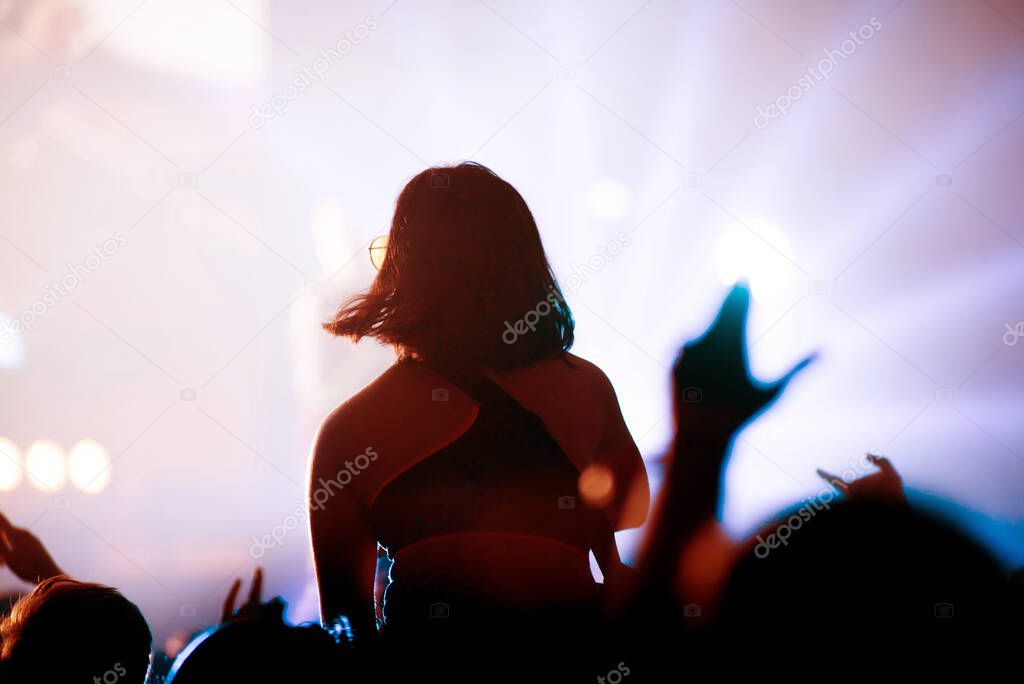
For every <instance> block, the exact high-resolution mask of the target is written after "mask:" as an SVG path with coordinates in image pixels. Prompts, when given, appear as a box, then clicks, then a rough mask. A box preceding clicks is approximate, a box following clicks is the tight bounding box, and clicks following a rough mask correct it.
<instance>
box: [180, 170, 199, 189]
mask: <svg viewBox="0 0 1024 684" xmlns="http://www.w3.org/2000/svg"><path fill="white" fill-rule="evenodd" d="M178 185H180V186H181V187H183V188H194V187H196V186H197V185H199V176H197V175H196V174H194V173H183V174H181V175H180V176H178Z"/></svg>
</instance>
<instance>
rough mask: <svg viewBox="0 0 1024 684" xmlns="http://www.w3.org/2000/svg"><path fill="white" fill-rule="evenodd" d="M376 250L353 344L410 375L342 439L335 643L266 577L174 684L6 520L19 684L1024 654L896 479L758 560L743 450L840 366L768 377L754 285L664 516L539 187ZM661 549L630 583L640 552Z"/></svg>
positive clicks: (760, 538)
mask: <svg viewBox="0 0 1024 684" xmlns="http://www.w3.org/2000/svg"><path fill="white" fill-rule="evenodd" d="M374 244H375V249H377V250H383V256H381V254H380V252H379V251H378V253H376V254H372V256H373V257H374V260H375V264H376V265H378V266H379V269H380V270H379V273H378V276H377V278H376V280H375V281H374V284H373V286H372V287H371V289H370V290H369V291H368V292H367V293H366V294H364V295H361V296H360V297H357V298H355V299H353V300H352V301H350V302H349V303H348V304H346V305H345V306H344V307H343V308H342V309H341V310H340V311H339V312H338V314H337V316H336V317H335V318H334V319H333V320H331V321H330V322H329V323H327V324H326V326H325V327H326V328H327V329H328V330H329V331H331V332H332V333H334V334H337V335H341V336H347V337H351V338H354V339H359V338H362V337H372V338H375V339H378V340H381V341H383V342H386V343H388V344H391V345H393V346H394V347H395V348H396V350H397V352H398V357H399V358H398V361H397V362H396V364H395V365H394V366H393V367H392V368H390V369H389V370H388V371H387V372H385V373H384V374H383V375H382V376H381V377H380V378H378V379H377V380H376V381H374V382H373V383H371V384H370V385H369V386H368V387H367V388H365V389H364V390H362V391H360V392H359V393H358V394H357V395H355V396H354V397H351V398H349V399H348V400H347V401H345V402H344V403H342V404H341V405H340V406H339V407H338V408H337V409H336V410H335V411H334V412H332V413H331V415H330V416H328V418H327V419H325V421H324V423H323V426H322V427H321V429H320V431H319V433H318V435H317V436H316V438H315V441H314V449H313V457H312V463H311V476H310V501H311V502H313V501H316V502H317V503H316V505H311V507H310V532H311V540H312V554H313V558H314V561H315V567H316V572H317V583H318V587H319V591H320V601H321V612H322V616H321V618H322V619H321V624H319V625H305V626H292V625H289V624H287V623H286V622H285V620H284V618H283V613H284V604H283V602H282V600H281V599H280V598H275V599H273V600H271V601H267V602H264V601H263V600H262V597H261V593H262V572H261V571H260V570H259V569H257V570H256V572H255V574H254V577H253V580H252V584H251V587H250V589H249V592H248V597H247V599H246V601H245V602H244V603H243V604H242V606H241V607H239V608H237V609H236V608H235V603H236V601H237V597H238V594H239V593H240V591H241V582H235V584H233V585H232V587H231V589H230V590H229V592H228V595H227V597H226V600H225V604H224V611H223V615H222V621H221V623H220V624H219V625H215V626H212V627H210V628H209V629H207V630H205V631H203V632H202V633H200V634H198V635H196V636H195V637H194V638H193V640H192V641H191V643H189V645H188V646H187V647H186V648H184V649H183V650H182V651H181V653H179V654H178V655H177V658H176V659H175V660H174V662H173V664H172V665H171V667H170V669H169V671H166V672H164V671H158V670H160V667H157V666H156V663H157V660H156V659H153V658H151V648H152V643H151V641H152V639H151V636H150V630H149V628H148V626H147V624H146V621H145V620H144V619H143V617H142V615H141V613H140V612H139V610H138V608H137V607H136V606H135V605H134V604H132V603H131V602H130V601H129V600H128V599H127V598H125V597H124V596H122V595H121V594H120V593H119V592H118V591H117V590H116V589H113V588H110V587H105V586H101V585H98V584H92V583H88V582H79V581H76V580H74V579H72V578H71V577H69V576H67V575H66V574H65V573H64V572H63V571H62V570H61V569H60V567H58V565H57V564H56V562H55V561H54V560H53V558H52V557H51V556H50V554H49V552H48V551H47V550H46V548H45V547H44V546H43V544H42V543H41V542H40V540H38V539H37V538H36V537H35V536H34V535H33V534H31V533H30V532H28V531H27V530H25V529H21V528H18V527H16V526H14V525H12V524H11V523H10V522H9V521H8V520H7V519H6V518H4V517H3V516H2V515H0V562H2V563H3V564H5V565H7V566H8V567H9V568H10V569H11V570H12V571H13V572H14V573H15V574H16V575H17V576H18V577H20V578H21V579H23V580H24V581H25V582H27V583H30V584H32V585H34V589H32V590H31V591H30V592H29V593H28V594H26V595H24V596H22V597H20V598H18V599H17V601H16V602H14V603H13V605H12V606H11V607H10V609H9V610H8V611H7V613H6V615H5V616H4V617H3V618H2V620H0V668H2V669H0V677H2V681H26V682H28V681H32V682H64V681H66V682H72V681H81V682H89V681H104V682H111V681H116V682H123V683H124V684H132V683H141V682H143V681H145V680H146V678H147V676H148V677H149V678H150V679H151V680H152V681H158V680H166V681H169V682H174V683H176V684H192V683H195V682H223V681H238V682H244V681H288V682H307V681H314V680H319V681H339V682H363V681H366V682H371V681H373V682H392V681H393V682H413V681H416V682H419V681H512V680H515V681H521V680H522V679H523V678H525V677H528V678H529V679H530V681H543V682H548V681H550V682H564V681H587V682H592V681H598V682H613V683H617V682H621V681H624V680H628V681H636V682H646V681H659V682H660V681H676V680H680V679H684V678H686V677H687V676H693V675H696V674H697V673H699V672H702V671H703V670H702V669H699V668H704V667H708V666H711V667H714V668H716V671H717V672H719V673H722V672H726V671H728V670H730V669H733V668H736V669H739V668H744V667H746V666H750V662H748V661H747V659H746V658H744V657H737V656H736V655H735V654H738V653H744V654H746V653H753V654H759V655H760V656H765V655H766V654H771V653H778V649H780V648H790V649H794V650H796V651H798V652H800V653H802V654H803V657H807V656H813V655H815V654H819V653H821V651H820V650H819V649H820V648H822V647H824V646H825V645H828V646H829V647H834V646H835V644H837V643H853V640H856V641H858V642H859V643H860V644H861V645H863V644H865V643H866V644H868V646H869V648H872V649H881V648H884V647H885V646H886V645H888V644H891V643H892V640H894V639H895V640H900V643H901V644H902V646H903V647H905V648H909V646H907V635H916V637H922V638H926V639H928V640H929V641H930V643H931V644H932V645H933V646H934V645H935V644H936V643H945V642H942V641H941V640H942V639H945V638H952V639H955V640H956V643H957V644H958V645H959V646H960V647H963V645H964V644H967V643H971V642H972V641H973V640H975V639H988V640H989V641H988V643H989V644H990V645H993V644H996V643H999V641H998V640H999V639H1000V638H1007V637H1014V636H1019V634H1020V625H1021V620H1020V615H1021V613H1020V607H1021V595H1022V594H1021V589H1020V582H1019V581H1016V582H1015V581H1012V579H1011V575H1010V574H1009V573H1007V572H1006V571H1005V570H1004V569H1003V568H1001V567H1000V566H999V564H998V563H997V562H996V561H995V559H994V558H993V557H992V556H991V555H990V553H989V552H988V551H986V550H985V549H984V548H983V547H982V546H981V545H980V544H979V543H978V542H976V541H974V540H972V539H971V538H969V537H968V536H966V535H965V534H964V533H962V532H960V531H959V530H957V529H954V528H953V527H951V526H949V525H948V524H947V523H944V522H941V521H939V520H937V519H935V518H933V517H931V516H930V515H929V514H928V513H926V512H924V511H921V510H915V508H914V507H912V506H911V505H910V504H908V502H907V500H906V497H905V496H904V493H903V483H902V480H901V478H900V475H899V474H898V473H897V471H896V468H895V467H894V465H893V464H892V463H891V462H890V461H889V459H888V458H886V457H884V456H881V455H879V454H868V455H867V456H866V457H865V459H864V461H863V464H864V472H863V474H862V476H860V477H858V478H856V479H844V478H843V477H841V476H839V475H835V474H831V473H828V472H825V471H823V470H822V471H819V472H818V474H819V476H820V477H821V478H822V479H823V481H824V482H825V483H827V485H828V486H829V487H830V488H831V489H829V490H828V491H829V492H830V498H829V501H828V502H827V503H823V502H795V503H794V505H793V506H792V507H791V508H789V509H787V510H784V511H780V513H779V514H778V516H777V517H776V519H775V520H773V521H771V522H769V523H767V524H766V525H764V527H763V528H762V529H760V530H758V532H757V533H755V534H754V535H752V536H751V537H750V538H749V539H745V540H733V539H730V538H729V537H728V535H726V534H725V533H724V532H723V531H722V529H721V527H720V526H719V525H718V523H717V521H716V517H717V515H718V513H719V511H720V510H721V507H722V504H723V501H722V496H723V494H722V492H723V487H722V481H723V477H724V472H725V468H726V465H727V461H728V458H729V454H730V450H731V446H732V444H733V442H734V440H735V439H736V437H737V435H738V434H739V433H740V432H741V431H742V430H743V429H744V428H745V427H746V426H748V425H749V424H750V423H751V422H753V421H755V420H757V418H758V417H759V416H760V415H762V414H763V413H764V412H765V411H767V410H770V408H771V406H772V404H773V402H774V401H775V400H776V399H777V398H778V397H779V396H780V395H781V394H782V393H783V392H784V391H785V389H786V387H787V385H788V384H789V383H790V382H792V381H793V380H794V378H796V377H798V376H799V374H800V373H801V372H803V371H804V369H805V368H806V367H808V365H810V364H812V362H813V359H812V358H808V359H805V360H803V361H800V362H799V363H797V364H796V365H795V366H794V368H793V369H792V370H791V371H790V372H789V373H787V374H786V375H785V376H783V377H782V378H780V379H777V380H774V381H769V382H762V381H759V380H757V379H755V378H754V377H752V375H751V373H750V369H749V365H748V362H747V342H746V324H747V317H748V311H749V308H750V295H749V292H748V290H747V289H746V288H745V287H744V286H743V285H742V284H739V285H737V286H735V287H734V288H733V289H732V290H731V291H730V292H729V294H728V295H727V297H726V298H725V300H724V302H723V303H722V306H721V308H720V310H719V312H718V314H717V316H716V318H715V319H714V321H713V322H712V323H711V324H710V326H709V327H708V329H707V331H706V332H704V333H703V334H702V335H700V336H699V337H697V338H696V339H694V340H692V341H690V342H688V343H687V344H685V345H684V347H683V348H682V350H681V352H680V354H679V356H678V358H677V360H676V362H675V364H674V367H673V369H672V386H673V392H674V396H673V406H674V417H675V436H674V439H673V441H672V445H671V448H670V450H669V453H668V454H666V455H665V457H664V465H665V477H664V481H663V484H662V487H661V489H660V491H659V493H658V496H657V497H656V499H655V500H654V501H653V504H652V502H651V501H650V496H649V489H648V483H647V475H646V470H645V468H644V464H643V461H642V460H641V459H640V454H639V452H638V450H637V448H636V445H635V444H634V443H633V440H632V438H631V437H630V436H629V432H628V430H627V429H626V427H625V424H624V422H623V420H622V416H621V413H620V411H619V407H618V402H617V400H616V398H615V393H614V390H613V389H612V387H611V385H610V383H609V382H608V381H607V378H605V376H604V374H603V373H601V371H600V370H599V369H598V368H597V367H596V366H593V365H592V364H590V363H588V362H586V361H585V360H583V359H580V358H579V357H576V356H573V355H572V354H570V353H569V351H568V350H569V347H570V346H571V345H572V341H573V321H572V315H571V312H570V310H569V307H568V305H567V304H566V302H565V300H564V299H563V298H562V296H561V292H560V291H559V289H558V284H557V281H556V280H555V278H554V275H553V274H552V271H551V269H550V267H549V266H548V264H547V260H546V257H545V255H544V250H543V247H542V245H541V242H540V236H539V233H538V231H537V227H536V224H535V223H534V220H533V217H532V215H531V214H530V211H529V209H528V208H527V206H526V203H525V202H524V201H523V199H522V197H520V196H519V194H518V192H516V191H515V189H514V188H512V186H511V185H509V184H508V183H506V182H505V181H503V180H502V179H500V178H498V177H497V176H496V175H495V174H493V173H492V172H491V171H489V170H488V169H486V168H485V167H482V166H480V165H477V164H471V163H466V164H460V165H457V166H450V167H438V168H432V169H428V170H427V171H424V172H423V173H421V174H419V175H418V176H416V177H415V178H414V179H413V180H412V181H410V182H409V184H408V185H407V186H406V188H405V190H403V192H402V194H401V196H400V197H399V200H398V203H397V206H396V210H395V215H394V220H393V223H392V226H391V231H390V233H389V235H388V236H387V239H386V240H381V241H375V243H374ZM539 302H546V303H547V304H548V306H547V307H545V309H544V310H543V311H542V309H541V308H540V307H539V306H538V303H539ZM529 312H533V313H534V315H533V316H532V317H527V314H528V313H529ZM520 318H521V319H522V324H521V325H520V324H519V323H518V322H517V321H518V320H519V319H520ZM506 325H508V326H511V329H514V330H517V331H518V330H519V329H520V328H521V329H522V331H523V332H522V334H518V335H517V336H516V339H515V342H514V343H513V344H509V343H508V342H507V341H505V340H504V339H503V337H502V332H503V331H504V330H506V329H507V328H506ZM652 391H653V390H652ZM793 437H794V439H795V440H799V437H800V436H799V434H796V435H793ZM352 454H360V455H361V456H362V459H360V458H359V457H356V458H353V457H352ZM642 524H644V525H646V527H645V531H644V542H643V544H642V545H641V548H640V551H639V553H638V555H637V558H636V560H635V562H634V563H633V564H632V565H627V564H625V563H623V562H622V560H621V559H620V558H619V554H618V551H617V548H616V545H615V537H614V533H615V531H617V530H622V529H629V528H635V527H638V526H640V525H642ZM591 552H593V554H594V555H595V557H596V558H597V560H598V563H599V565H600V567H601V570H602V574H603V576H604V580H603V582H601V583H598V582H596V581H595V580H594V579H593V575H592V573H591V571H590V566H589V554H590V553H591ZM382 555H383V556H386V557H387V559H388V560H389V561H390V562H391V570H390V573H389V576H388V577H382V576H381V574H380V573H379V572H378V568H379V562H378V561H379V556H382ZM1016 576H1017V577H1019V574H1018V575H1016ZM383 584H387V588H386V590H385V591H384V593H383V596H382V595H381V592H380V589H381V585H383ZM381 604H383V605H381ZM916 637H915V638H916ZM723 654H731V655H723ZM147 673H148V674H147Z"/></svg>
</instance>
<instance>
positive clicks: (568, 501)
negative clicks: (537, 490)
mask: <svg viewBox="0 0 1024 684" xmlns="http://www.w3.org/2000/svg"><path fill="white" fill-rule="evenodd" d="M558 507H559V508H561V509H562V510H563V511H567V510H569V509H572V508H576V497H575V496H560V497H558Z"/></svg>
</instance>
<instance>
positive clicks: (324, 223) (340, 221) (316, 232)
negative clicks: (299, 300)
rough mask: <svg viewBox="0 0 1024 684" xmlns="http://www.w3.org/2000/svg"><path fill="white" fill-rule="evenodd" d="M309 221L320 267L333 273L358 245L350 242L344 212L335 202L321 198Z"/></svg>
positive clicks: (346, 260) (344, 263) (343, 264)
mask: <svg viewBox="0 0 1024 684" xmlns="http://www.w3.org/2000/svg"><path fill="white" fill-rule="evenodd" d="M311 221H312V230H313V251H314V252H315V254H316V258H317V261H319V262H320V268H321V269H322V270H323V272H324V273H327V274H334V273H336V272H337V271H338V269H340V268H342V267H343V266H345V265H346V264H347V263H348V262H349V260H350V259H352V255H353V254H355V253H356V251H357V250H358V245H354V244H352V240H351V238H350V233H349V230H348V221H347V220H346V218H345V213H344V212H343V211H342V209H341V207H340V206H339V205H338V203H337V202H333V201H330V200H321V201H320V202H318V203H317V205H316V206H315V207H314V208H313V215H312V218H311ZM364 258H365V257H364Z"/></svg>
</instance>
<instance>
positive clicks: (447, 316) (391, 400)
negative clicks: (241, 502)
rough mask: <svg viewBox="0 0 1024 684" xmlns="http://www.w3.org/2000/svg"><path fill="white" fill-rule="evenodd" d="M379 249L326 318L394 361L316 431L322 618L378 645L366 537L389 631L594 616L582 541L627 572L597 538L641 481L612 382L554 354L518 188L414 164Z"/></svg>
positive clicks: (563, 628) (419, 633) (561, 315)
mask: <svg viewBox="0 0 1024 684" xmlns="http://www.w3.org/2000/svg"><path fill="white" fill-rule="evenodd" d="M374 244H375V245H378V246H379V245H380V243H377V242H375V243H374ZM378 251H382V252H383V256H382V257H381V255H380V254H379V253H378V254H377V255H376V257H375V263H376V264H378V266H379V269H380V272H379V273H378V275H377V277H376V279H375V280H374V282H373V284H372V285H371V286H370V288H369V290H368V291H367V292H366V293H364V294H363V295H360V296H358V297H356V298H355V299H353V300H352V301H350V302H348V303H347V304H346V305H345V306H343V307H342V309H341V310H340V311H339V312H338V314H337V315H336V316H335V318H334V319H333V320H332V321H331V322H329V323H327V324H326V326H325V327H326V328H327V329H328V330H329V331H330V332H332V333H334V334H336V335H340V336H345V337H348V338H351V339H354V340H358V339H360V338H363V337H371V338H375V339H376V340H378V341H380V342H383V343H386V344H389V345H393V346H394V347H395V348H396V349H397V351H398V356H399V361H398V363H396V364H395V365H394V366H392V367H391V368H390V369H388V370H387V371H385V372H384V373H383V374H382V375H381V376H380V377H378V378H377V379H376V380H374V381H373V382H372V383H371V384H370V385H368V386H367V387H366V388H364V389H363V390H362V391H360V392H359V393H358V394H356V395H355V396H354V397H352V398H351V399H349V400H348V401H346V402H345V403H343V404H342V405H341V406H339V407H338V408H337V409H336V410H335V411H334V412H332V413H331V415H330V416H328V417H327V418H326V419H325V420H324V423H323V425H322V426H321V429H320V431H319V433H318V435H317V438H316V442H315V444H314V448H313V457H312V467H311V472H312V477H311V481H310V494H309V499H310V527H311V534H312V544H313V553H314V559H315V563H316V571H317V580H318V584H319V590H320V599H321V610H322V613H323V617H324V621H325V623H331V622H333V620H334V619H335V618H337V617H338V616H345V617H346V618H347V619H348V622H349V624H350V626H351V628H352V631H353V632H354V634H355V639H356V642H357V643H358V642H359V641H360V640H367V639H369V640H373V639H376V637H377V636H378V634H377V625H376V624H375V612H374V606H373V601H372V597H373V585H372V583H373V580H374V574H375V568H376V565H377V549H378V544H380V545H381V546H383V547H384V548H386V549H387V552H388V554H389V556H390V557H391V558H392V560H393V561H394V564H393V565H392V568H391V583H390V585H389V587H388V589H387V592H386V594H385V599H384V610H383V615H384V626H383V627H382V629H381V631H380V636H381V638H382V639H386V640H388V642H389V643H396V641H397V642H401V643H403V644H405V645H406V646H407V645H408V644H409V643H410V642H414V641H415V642H420V641H422V640H423V639H426V638H431V635H434V636H437V635H443V636H439V637H438V638H439V639H441V640H442V641H445V642H446V643H448V644H449V646H451V645H452V644H455V643H460V642H459V639H463V638H477V637H480V638H482V639H484V640H485V641H486V642H488V643H490V644H499V645H501V643H502V642H501V639H500V638H496V637H494V638H491V637H486V636H484V635H487V634H491V633H492V630H493V629H494V628H495V627H497V626H501V627H508V625H510V624H513V623H514V624H517V625H519V627H518V628H515V629H513V628H509V629H510V630H511V631H512V632H514V633H518V634H527V633H529V634H534V635H536V634H537V633H538V632H539V631H540V630H544V629H547V630H549V631H550V632H552V633H555V632H557V633H558V634H561V635H564V634H567V633H573V632H574V630H575V631H576V632H579V631H581V630H584V629H597V625H598V624H599V621H600V620H601V615H602V611H601V606H600V604H599V600H600V597H599V594H600V591H599V587H598V586H597V584H596V583H595V582H594V579H593V575H592V573H591V571H590V564H589V552H590V551H593V552H594V554H595V555H596V556H597V558H598V561H599V562H600V563H601V564H602V569H603V570H604V572H605V576H606V578H611V581H612V582H615V581H618V580H619V579H620V578H625V577H628V574H629V573H628V571H626V570H625V569H624V568H623V566H622V564H621V563H620V562H619V559H618V554H617V552H616V550H615V542H614V537H613V532H614V531H615V530H618V529H625V528H630V527H636V526H638V525H640V524H642V523H643V521H644V519H645V517H646V514H647V508H648V503H649V489H648V483H647V477H646V472H645V469H644V466H643V462H642V460H641V458H640V454H639V451H638V450H637V447H636V445H635V443H634V442H633V439H632V437H631V436H630V434H629V431H628V429H627V428H626V425H625V422H624V420H623V418H622V415H621V411H620V409H619V405H618V401H617V399H616V396H615V392H614V390H613V389H612V386H611V383H610V382H609V381H608V379H607V377H605V375H604V373H603V372H601V370H600V369H599V368H597V366H595V365H593V364H591V363H588V362H586V361H584V360H583V359H581V358H579V357H576V356H573V355H571V354H570V353H569V352H568V350H569V348H570V346H571V345H572V342H573V319H572V314H571V312H570V310H569V307H568V305H567V304H566V302H565V300H564V298H563V297H562V292H561V290H560V289H559V287H558V284H557V282H556V280H555V277H554V275H553V273H552V271H551V269H550V266H549V264H548V261H547V257H546V255H545V252H544V247H543V245H542V243H541V239H540V233H539V232H538V229H537V226H536V223H535V222H534V219H533V216H532V215H531V213H530V210H529V208H528V207H527V205H526V202H525V201H524V200H523V198H522V197H521V196H520V194H519V193H518V192H517V191H516V190H515V188H513V187H512V186H511V185H510V184H509V183H507V182H506V181H504V180H502V179H501V178H499V177H498V176H497V175H495V174H494V173H493V172H491V171H490V170H488V169H486V168H485V167H483V166H480V165H478V164H469V163H467V164H459V165H457V166H450V167H440V168H433V169H428V170H426V171H424V172H422V173H420V174H418V175H417V176H416V177H415V178H413V179H412V180H411V181H410V182H409V183H408V184H407V185H406V187H405V188H404V189H403V190H402V193H401V195H400V196H399V198H398V202H397V205H396V207H395V212H394V218H393V220H392V224H391V229H390V233H389V236H388V238H387V243H386V247H383V246H380V248H379V250H378ZM371 256H374V253H373V252H372V251H371ZM584 475H586V477H582V476H584ZM581 483H582V484H583V488H582V489H581ZM456 634H458V635H459V636H458V638H456V637H455V635H456ZM396 652H401V649H400V648H398V649H396Z"/></svg>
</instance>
